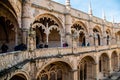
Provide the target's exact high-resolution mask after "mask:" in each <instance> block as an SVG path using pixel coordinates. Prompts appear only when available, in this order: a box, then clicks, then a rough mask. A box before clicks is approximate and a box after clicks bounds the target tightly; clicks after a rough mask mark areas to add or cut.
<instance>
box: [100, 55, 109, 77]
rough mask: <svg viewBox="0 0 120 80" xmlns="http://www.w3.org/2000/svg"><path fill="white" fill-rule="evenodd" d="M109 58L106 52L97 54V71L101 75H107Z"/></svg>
mask: <svg viewBox="0 0 120 80" xmlns="http://www.w3.org/2000/svg"><path fill="white" fill-rule="evenodd" d="M109 60H110V58H109V56H108V54H107V53H102V54H101V55H100V56H99V72H101V73H102V74H103V76H104V77H105V76H108V75H109V72H110V67H108V66H110V62H109Z"/></svg>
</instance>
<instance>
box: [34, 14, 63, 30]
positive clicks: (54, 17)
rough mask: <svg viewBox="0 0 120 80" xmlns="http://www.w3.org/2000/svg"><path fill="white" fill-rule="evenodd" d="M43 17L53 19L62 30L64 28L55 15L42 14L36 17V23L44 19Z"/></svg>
mask: <svg viewBox="0 0 120 80" xmlns="http://www.w3.org/2000/svg"><path fill="white" fill-rule="evenodd" d="M43 17H46V18H50V19H52V20H53V21H55V22H56V23H57V24H58V26H59V27H60V28H63V25H62V22H61V21H60V20H59V18H57V17H56V16H54V15H53V14H49V13H44V14H40V15H38V16H36V17H35V20H34V21H38V20H39V19H40V18H43Z"/></svg>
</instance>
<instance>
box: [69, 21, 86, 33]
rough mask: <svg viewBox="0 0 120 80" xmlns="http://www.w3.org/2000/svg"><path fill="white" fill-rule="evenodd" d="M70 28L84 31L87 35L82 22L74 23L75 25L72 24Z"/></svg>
mask: <svg viewBox="0 0 120 80" xmlns="http://www.w3.org/2000/svg"><path fill="white" fill-rule="evenodd" d="M71 28H75V29H77V28H78V29H79V30H81V29H82V30H84V31H85V32H86V33H88V29H87V26H86V25H85V24H84V23H83V22H82V21H76V22H75V23H73V25H72V26H71Z"/></svg>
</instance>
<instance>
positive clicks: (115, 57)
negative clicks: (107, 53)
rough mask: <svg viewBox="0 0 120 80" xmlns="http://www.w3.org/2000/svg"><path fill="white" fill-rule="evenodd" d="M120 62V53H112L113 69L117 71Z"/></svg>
mask: <svg viewBox="0 0 120 80" xmlns="http://www.w3.org/2000/svg"><path fill="white" fill-rule="evenodd" d="M118 64H119V54H118V53H117V51H113V52H112V53H111V67H112V70H113V71H117V69H118Z"/></svg>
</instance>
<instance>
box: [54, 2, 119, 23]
mask: <svg viewBox="0 0 120 80" xmlns="http://www.w3.org/2000/svg"><path fill="white" fill-rule="evenodd" d="M53 1H56V2H59V3H61V4H65V0H53ZM90 2H91V6H92V12H93V16H96V17H99V18H103V12H104V13H105V16H106V20H107V21H110V22H112V21H113V18H114V22H116V23H118V22H120V0H91V1H90V0H71V6H72V8H75V9H78V10H80V11H83V12H85V13H88V10H89V4H90Z"/></svg>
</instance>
